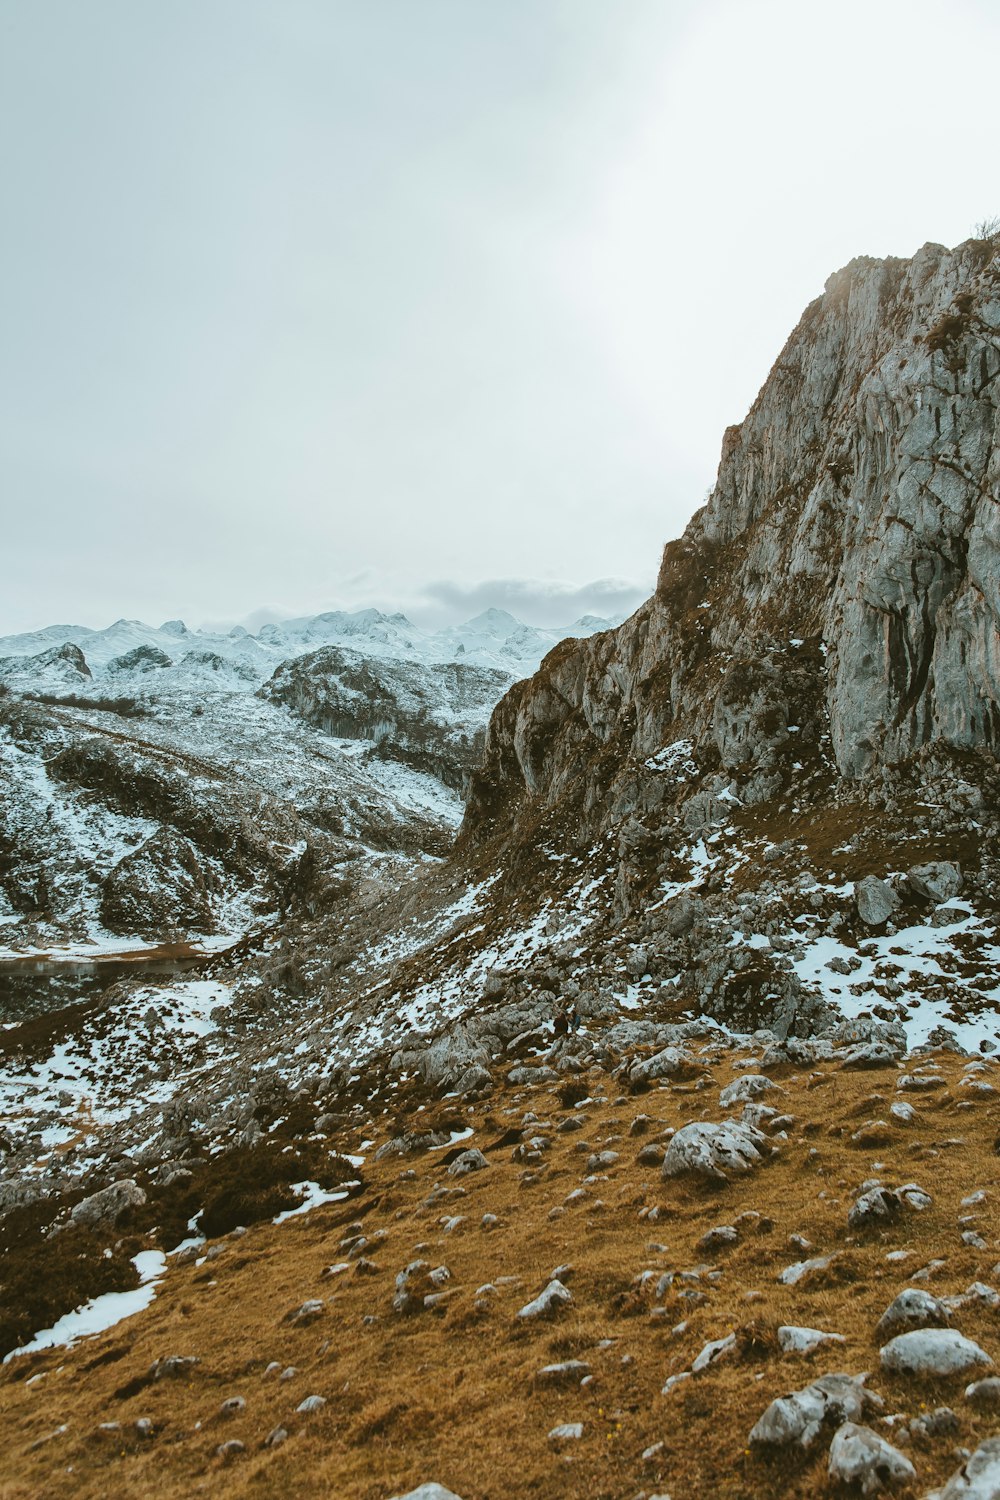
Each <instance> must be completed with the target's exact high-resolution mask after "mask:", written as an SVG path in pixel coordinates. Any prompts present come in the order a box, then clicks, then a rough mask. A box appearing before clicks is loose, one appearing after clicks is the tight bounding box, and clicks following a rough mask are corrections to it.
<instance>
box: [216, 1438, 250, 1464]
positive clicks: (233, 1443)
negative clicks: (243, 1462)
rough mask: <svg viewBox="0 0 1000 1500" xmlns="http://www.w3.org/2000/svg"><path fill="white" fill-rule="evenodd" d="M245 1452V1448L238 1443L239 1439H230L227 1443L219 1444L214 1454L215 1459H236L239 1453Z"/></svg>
mask: <svg viewBox="0 0 1000 1500" xmlns="http://www.w3.org/2000/svg"><path fill="white" fill-rule="evenodd" d="M246 1451H247V1450H246V1447H245V1446H244V1444H243V1443H241V1442H240V1440H239V1438H230V1439H229V1442H228V1443H220V1444H219V1446H218V1447H217V1448H216V1450H215V1454H216V1457H217V1458H221V1459H230V1458H238V1457H239V1455H240V1454H241V1453H245V1452H246Z"/></svg>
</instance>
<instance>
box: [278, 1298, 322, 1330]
mask: <svg viewBox="0 0 1000 1500" xmlns="http://www.w3.org/2000/svg"><path fill="white" fill-rule="evenodd" d="M322 1313H323V1302H322V1299H321V1298H319V1297H310V1298H309V1300H308V1301H307V1302H303V1303H302V1305H301V1307H297V1308H295V1310H294V1311H293V1312H290V1313H287V1314H286V1316H285V1321H286V1322H287V1323H294V1324H297V1325H300V1326H301V1325H302V1324H305V1323H315V1321H316V1319H317V1318H319V1317H321V1316H322Z"/></svg>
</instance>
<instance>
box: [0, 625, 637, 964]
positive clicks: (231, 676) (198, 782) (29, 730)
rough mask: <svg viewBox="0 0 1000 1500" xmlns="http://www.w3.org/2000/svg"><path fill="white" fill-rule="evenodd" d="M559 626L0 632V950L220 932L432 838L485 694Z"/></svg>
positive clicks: (529, 661)
mask: <svg viewBox="0 0 1000 1500" xmlns="http://www.w3.org/2000/svg"><path fill="white" fill-rule="evenodd" d="M608 623H609V622H607V621H601V620H595V619H593V618H590V619H588V620H586V621H581V622H579V623H578V624H577V626H575V627H573V632H574V633H576V634H590V633H593V632H594V631H595V630H597V629H599V628H602V627H604V626H606V625H607V624H608ZM559 638H560V632H557V631H544V630H537V629H535V628H534V627H532V626H530V625H525V624H523V623H522V622H521V621H519V620H516V619H515V618H514V617H513V616H512V615H508V614H505V613H504V612H503V611H502V610H487V611H486V612H485V613H484V614H482V615H480V616H478V617H477V618H476V619H474V620H470V621H468V622H467V624H465V625H463V626H458V627H455V628H453V629H450V630H447V631H442V632H439V633H437V634H428V633H426V632H423V631H420V630H418V629H417V628H416V627H415V626H413V625H412V624H411V623H410V622H409V621H408V620H407V619H406V618H405V617H404V616H403V615H399V614H396V615H385V614H381V613H380V612H379V611H377V610H363V611H360V612H358V613H356V614H345V613H330V614H324V615H317V616H314V617H311V618H303V619H297V620H288V621H285V622H283V623H281V624H271V625H265V626H264V627H263V628H262V629H261V630H260V631H258V633H257V634H256V635H250V634H248V632H247V631H245V630H243V629H240V628H237V629H235V630H233V631H231V632H230V633H229V634H226V635H222V634H213V633H210V632H203V631H190V630H188V629H187V627H186V626H185V625H184V624H183V622H181V621H179V620H168V621H167V622H166V623H165V624H164V625H161V626H159V627H158V628H153V627H152V626H149V625H145V624H143V623H142V622H141V621H136V620H118V621H116V622H115V624H113V625H110V626H108V627H107V628H106V629H104V630H91V629H88V628H86V627H83V626H70V625H53V626H49V627H47V628H46V629H45V630H41V631H35V632H32V633H30V634H27V635H20V636H10V637H7V638H6V639H4V640H2V641H0V957H2V952H3V951H4V950H6V951H7V952H9V953H10V954H16V953H30V952H38V951H47V950H51V949H56V950H62V951H64V952H65V951H69V952H73V953H87V952H93V951H107V950H109V949H111V950H116V951H117V950H125V949H127V948H130V947H131V948H135V947H139V946H142V945H143V944H144V943H162V942H164V941H168V940H169V941H172V942H176V941H183V940H188V939H190V938H192V937H197V938H198V939H199V940H201V941H205V940H207V939H208V938H211V939H212V940H213V941H214V942H216V943H219V942H220V941H222V940H223V939H224V938H225V937H227V936H228V937H230V938H233V939H235V938H237V937H239V936H240V935H241V934H242V933H244V932H246V931H247V930H248V929H250V928H251V927H254V926H256V925H259V924H260V923H261V922H264V923H265V924H266V923H267V922H269V921H270V922H273V921H274V920H276V915H277V913H278V912H279V911H280V910H281V909H282V907H283V905H284V903H285V901H286V900H287V899H288V895H289V892H290V891H291V889H292V888H293V887H294V888H295V889H296V891H297V892H298V894H299V895H300V896H301V894H302V891H303V890H304V889H307V888H308V887H309V886H310V885H312V884H317V883H318V884H317V888H320V887H322V884H323V881H324V880H333V881H334V883H337V882H341V881H343V879H344V878H345V875H344V872H345V871H347V869H348V867H350V870H351V871H352V880H354V879H355V878H356V871H357V868H358V865H357V862H358V861H359V860H360V861H361V863H362V865H364V864H365V863H366V862H367V863H369V864H374V865H375V866H378V865H379V864H380V863H382V862H384V861H385V860H387V859H388V860H390V861H395V860H398V859H400V858H402V859H404V860H411V859H413V858H419V857H422V856H426V855H428V854H431V855H438V854H441V853H443V852H444V850H445V849H446V848H447V847H448V845H449V844H450V842H451V839H452V837H453V835H454V831H455V829H456V827H457V825H458V823H459V821H460V818H461V814H462V799H461V796H460V791H461V788H462V787H463V786H464V784H465V782H466V780H467V778H468V774H469V772H470V770H471V768H472V766H473V764H474V763H475V762H476V761H477V760H478V754H479V750H480V749H481V745H482V739H483V735H484V733H485V728H486V724H487V721H488V719H489V716H490V713H491V711H492V709H493V707H494V706H495V704H496V703H497V701H498V700H499V699H500V698H501V697H502V696H503V694H504V692H505V691H506V690H507V688H508V687H509V686H510V684H511V683H512V682H513V681H515V680H516V679H517V677H518V676H521V675H524V673H526V672H531V671H533V670H534V668H535V667H536V666H537V664H538V661H539V660H540V659H541V657H542V656H543V655H544V654H545V653H546V652H547V651H549V650H550V649H551V648H552V646H553V645H554V644H555V643H556V641H557V640H558V639H559Z"/></svg>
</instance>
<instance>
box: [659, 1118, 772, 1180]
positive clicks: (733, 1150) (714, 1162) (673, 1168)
mask: <svg viewBox="0 0 1000 1500" xmlns="http://www.w3.org/2000/svg"><path fill="white" fill-rule="evenodd" d="M769 1149H770V1148H769V1147H768V1145H767V1141H766V1139H765V1137H764V1136H763V1135H762V1134H761V1132H760V1131H759V1130H754V1129H753V1127H752V1126H749V1125H738V1124H736V1122H735V1121H731V1120H727V1121H723V1123H722V1124H720V1125H713V1124H709V1123H708V1122H707V1121H702V1120H696V1121H694V1122H693V1123H692V1124H690V1125H682V1126H681V1128H680V1130H678V1131H677V1133H676V1135H674V1136H673V1138H672V1139H671V1142H670V1145H669V1146H668V1147H667V1154H666V1156H665V1157H664V1159H663V1167H662V1173H663V1176H664V1177H667V1178H669V1177H680V1176H682V1175H683V1174H686V1173H690V1174H691V1175H692V1176H695V1177H703V1178H705V1179H706V1180H707V1181H709V1182H728V1180H729V1173H730V1172H733V1173H736V1174H737V1175H740V1174H743V1173H746V1172H752V1171H753V1170H754V1168H755V1167H758V1166H760V1164H761V1162H762V1161H763V1160H764V1156H765V1155H766V1154H767V1153H768V1151H769Z"/></svg>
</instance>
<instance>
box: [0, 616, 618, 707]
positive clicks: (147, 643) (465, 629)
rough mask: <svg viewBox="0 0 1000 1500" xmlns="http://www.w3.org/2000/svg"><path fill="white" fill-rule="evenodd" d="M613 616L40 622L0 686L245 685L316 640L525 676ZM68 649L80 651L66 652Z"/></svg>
mask: <svg viewBox="0 0 1000 1500" xmlns="http://www.w3.org/2000/svg"><path fill="white" fill-rule="evenodd" d="M619 623H620V621H619V620H618V619H607V620H606V619H600V618H598V617H597V616H595V615H586V616H584V617H583V618H582V619H580V620H577V621H575V623H574V624H572V625H568V626H566V628H565V629H541V628H539V627H538V626H535V625H527V624H525V623H524V621H523V620H518V619H517V618H516V617H515V616H514V615H512V614H508V612H507V611H506V610H503V609H487V610H484V611H483V613H482V614H479V615H476V616H475V618H474V619H471V620H467V621H466V622H465V623H464V624H463V625H451V626H448V627H447V628H445V629H443V630H438V631H425V630H421V629H420V628H419V627H418V626H416V625H414V624H413V623H412V621H410V620H408V619H407V618H406V616H405V615H403V614H398V613H397V614H383V613H382V611H381V610H377V609H363V610H357V611H355V612H353V613H351V612H347V611H344V610H331V611H329V612H327V613H325V614H319V615H310V616H303V617H301V618H299V619H292V620H283V621H281V622H278V623H271V624H267V625H263V626H261V628H260V629H259V630H258V631H257V632H256V633H255V634H251V633H250V632H249V631H247V630H245V629H244V628H243V627H242V626H240V625H237V626H235V627H234V628H233V629H232V630H230V631H228V632H225V633H221V632H215V631H208V630H189V629H188V627H187V626H186V625H185V623H184V621H183V620H167V621H165V622H164V624H162V625H159V626H153V625H147V624H145V623H144V622H143V621H142V620H116V621H115V622H114V624H113V625H108V626H106V627H105V628H104V629H103V630H93V629H91V628H90V627H89V626H86V625H47V626H45V627H44V629H42V630H33V631H27V632H25V633H23V634H20V635H9V636H0V682H7V683H9V684H10V685H15V684H16V685H17V686H19V687H26V686H32V685H33V686H35V687H36V688H37V689H45V690H55V689H59V688H66V687H73V688H74V689H79V690H81V691H84V692H86V693H88V694H90V693H95V692H97V691H98V690H100V691H102V692H103V691H108V690H109V689H111V688H113V689H114V691H116V692H128V691H131V690H133V689H142V690H145V691H157V692H162V691H169V690H170V689H171V688H176V687H201V688H209V687H220V688H224V689H226V690H228V691H238V690H244V691H248V690H252V689H254V688H257V687H259V686H260V685H261V683H263V682H264V681H266V679H267V678H268V677H270V676H271V674H272V672H273V671H274V670H275V668H276V667H277V666H279V665H280V663H282V662H285V661H288V660H290V659H292V658H294V657H299V656H305V655H306V654H307V653H309V652H312V651H316V650H318V649H319V648H320V647H323V646H338V647H342V648H346V649H348V650H350V651H354V652H357V653H359V654H361V655H362V656H365V657H371V658H375V659H377V660H393V661H408V662H419V663H423V664H426V665H434V664H438V663H441V662H451V661H459V662H464V663H468V664H469V665H471V666H478V667H488V668H490V669H492V670H494V671H502V672H506V673H507V674H508V675H509V677H510V678H511V680H514V679H516V678H519V677H528V676H530V675H531V673H532V672H533V671H534V670H535V668H536V667H537V666H538V664H539V662H540V661H541V660H542V658H543V657H544V656H545V655H546V653H547V652H549V651H551V650H552V648H553V646H556V645H558V643H559V642H560V641H561V640H565V639H566V637H567V636H573V637H585V636H590V635H593V634H595V633H596V632H597V631H601V630H610V629H611V628H612V627H613V626H614V625H617V624H619ZM67 645H69V646H75V647H77V648H78V653H79V654H76V653H73V652H67V651H65V650H64V649H63V648H65V647H66V646H67Z"/></svg>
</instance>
